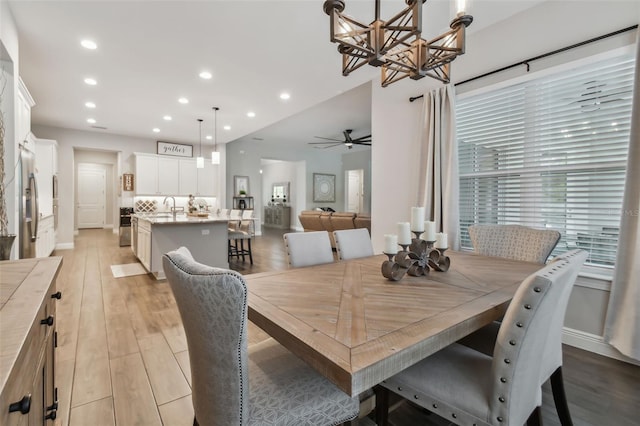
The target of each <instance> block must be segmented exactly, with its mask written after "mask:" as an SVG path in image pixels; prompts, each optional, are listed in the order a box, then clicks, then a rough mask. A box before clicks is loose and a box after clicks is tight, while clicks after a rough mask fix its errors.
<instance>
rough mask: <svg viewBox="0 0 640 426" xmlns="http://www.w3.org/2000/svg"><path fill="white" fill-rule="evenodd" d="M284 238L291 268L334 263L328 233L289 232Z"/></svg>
mask: <svg viewBox="0 0 640 426" xmlns="http://www.w3.org/2000/svg"><path fill="white" fill-rule="evenodd" d="M282 237H283V239H284V248H285V252H286V253H287V263H288V264H289V267H290V268H300V267H302V266H312V265H320V264H322V263H331V262H333V250H332V249H331V242H330V241H329V233H328V232H327V231H312V232H288V233H286V234H284V235H283V236H282Z"/></svg>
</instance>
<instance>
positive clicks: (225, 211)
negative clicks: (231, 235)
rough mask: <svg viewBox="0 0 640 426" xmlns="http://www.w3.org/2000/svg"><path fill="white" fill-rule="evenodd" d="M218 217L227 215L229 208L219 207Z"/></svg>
mask: <svg viewBox="0 0 640 426" xmlns="http://www.w3.org/2000/svg"><path fill="white" fill-rule="evenodd" d="M220 217H226V218H228V217H229V209H220Z"/></svg>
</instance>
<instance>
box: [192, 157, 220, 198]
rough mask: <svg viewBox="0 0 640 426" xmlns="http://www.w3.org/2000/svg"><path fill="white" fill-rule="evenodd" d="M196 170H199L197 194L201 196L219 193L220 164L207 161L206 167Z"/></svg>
mask: <svg viewBox="0 0 640 426" xmlns="http://www.w3.org/2000/svg"><path fill="white" fill-rule="evenodd" d="M196 170H197V171H198V190H197V191H196V195H199V196H201V197H205V196H215V195H217V192H218V191H217V190H216V187H217V185H218V166H217V165H213V164H211V162H210V161H205V162H204V168H203V169H196Z"/></svg>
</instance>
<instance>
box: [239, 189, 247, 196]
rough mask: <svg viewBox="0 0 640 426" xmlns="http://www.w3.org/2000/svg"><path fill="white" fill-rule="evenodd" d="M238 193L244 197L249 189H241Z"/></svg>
mask: <svg viewBox="0 0 640 426" xmlns="http://www.w3.org/2000/svg"><path fill="white" fill-rule="evenodd" d="M238 195H240V196H241V197H244V196H245V195H247V191H245V190H244V189H241V190H240V191H238Z"/></svg>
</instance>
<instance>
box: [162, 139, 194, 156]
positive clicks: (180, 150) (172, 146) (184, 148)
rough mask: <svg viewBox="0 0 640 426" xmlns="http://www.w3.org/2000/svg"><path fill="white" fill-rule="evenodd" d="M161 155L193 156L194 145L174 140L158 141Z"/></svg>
mask: <svg viewBox="0 0 640 426" xmlns="http://www.w3.org/2000/svg"><path fill="white" fill-rule="evenodd" d="M158 154H159V155H172V156H174V157H193V146H192V145H185V144H181V143H173V142H160V141H158Z"/></svg>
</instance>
